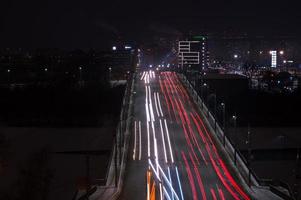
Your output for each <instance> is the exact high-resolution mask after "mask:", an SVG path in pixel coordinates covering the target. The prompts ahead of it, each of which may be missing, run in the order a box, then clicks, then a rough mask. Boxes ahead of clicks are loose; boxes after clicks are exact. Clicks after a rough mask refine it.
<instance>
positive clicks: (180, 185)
mask: <svg viewBox="0 0 301 200" xmlns="http://www.w3.org/2000/svg"><path fill="white" fill-rule="evenodd" d="M176 174H177V179H178V183H179V189H180V194H181V198H182V200H184V195H183V191H182V184H181V181H180V176H179V172H178V167H177V166H176Z"/></svg>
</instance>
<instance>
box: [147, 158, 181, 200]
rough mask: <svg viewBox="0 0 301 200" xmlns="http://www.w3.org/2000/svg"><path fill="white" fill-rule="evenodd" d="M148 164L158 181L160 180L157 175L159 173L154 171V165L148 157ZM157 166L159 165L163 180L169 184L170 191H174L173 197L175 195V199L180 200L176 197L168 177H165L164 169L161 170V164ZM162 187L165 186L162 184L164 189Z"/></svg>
mask: <svg viewBox="0 0 301 200" xmlns="http://www.w3.org/2000/svg"><path fill="white" fill-rule="evenodd" d="M148 164H149V166H150V167H151V169H152V171H153V172H154V174H155V175H156V177H157V179H158V181H159V182H161V178H160V177H159V173H157V172H156V170H155V167H154V165H153V164H152V161H151V159H150V158H149V159H148ZM158 166H159V169H160V172H161V173H162V177H163V178H164V180H165V181H166V183H167V185H168V186H169V188H170V190H171V192H172V193H174V195H175V197H176V199H177V200H180V199H179V197H178V195H177V193H176V192H175V190H174V189H173V187H172V186H171V184H170V182H169V180H168V178H167V177H166V175H165V173H164V171H163V170H162V168H161V166H160V165H158ZM164 188H165V187H164V186H163V190H164ZM166 192H167V191H166ZM169 199H170V197H169Z"/></svg>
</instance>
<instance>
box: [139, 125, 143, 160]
mask: <svg viewBox="0 0 301 200" xmlns="http://www.w3.org/2000/svg"><path fill="white" fill-rule="evenodd" d="M138 126H139V160H141V154H142V144H141V121H139V125H138Z"/></svg>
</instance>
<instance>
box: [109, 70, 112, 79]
mask: <svg viewBox="0 0 301 200" xmlns="http://www.w3.org/2000/svg"><path fill="white" fill-rule="evenodd" d="M111 73H112V67H109V82H111Z"/></svg>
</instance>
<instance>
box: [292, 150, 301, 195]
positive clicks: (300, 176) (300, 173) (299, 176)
mask: <svg viewBox="0 0 301 200" xmlns="http://www.w3.org/2000/svg"><path fill="white" fill-rule="evenodd" d="M300 153H301V151H300V148H298V150H297V156H296V169H295V183H294V196H295V198H296V199H299V196H300V192H301V189H300V183H301V169H300V168H301V163H300V156H301V155H300Z"/></svg>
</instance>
